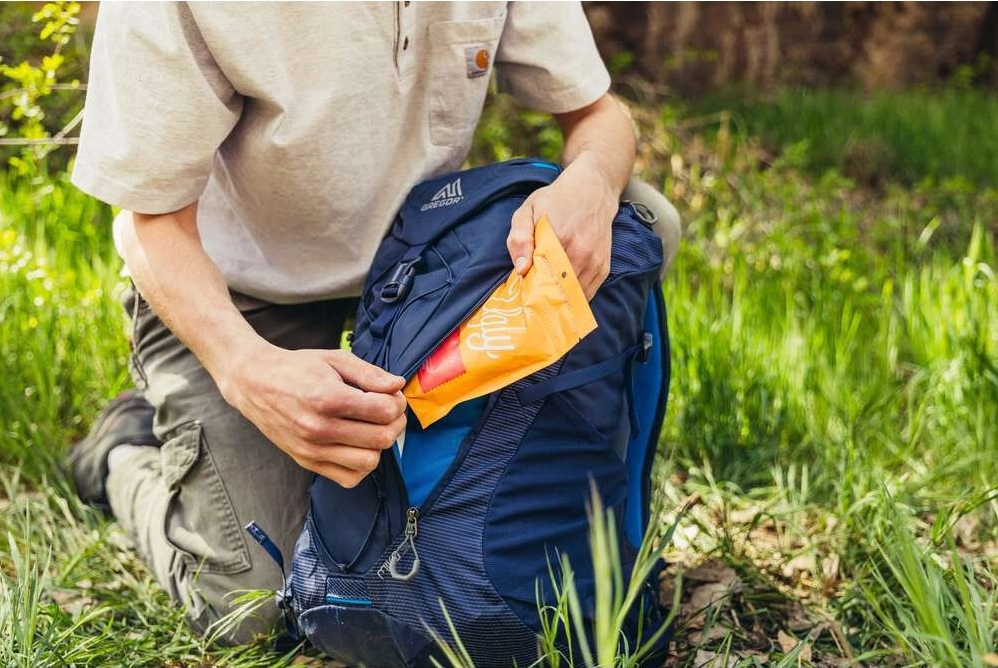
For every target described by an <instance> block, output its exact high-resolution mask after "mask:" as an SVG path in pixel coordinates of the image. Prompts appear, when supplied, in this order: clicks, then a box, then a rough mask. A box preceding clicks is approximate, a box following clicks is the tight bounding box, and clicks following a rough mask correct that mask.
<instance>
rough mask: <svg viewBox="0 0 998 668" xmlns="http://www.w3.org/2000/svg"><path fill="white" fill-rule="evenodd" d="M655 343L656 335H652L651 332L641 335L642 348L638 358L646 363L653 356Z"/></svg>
mask: <svg viewBox="0 0 998 668" xmlns="http://www.w3.org/2000/svg"><path fill="white" fill-rule="evenodd" d="M653 345H655V337H654V336H652V334H651V332H645V333H644V334H642V335H641V350H640V352H639V356H638V360H639V361H640V362H641V363H642V364H644V363H645V362H647V361H648V358H649V357H651V349H652V346H653Z"/></svg>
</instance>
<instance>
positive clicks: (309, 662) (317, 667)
mask: <svg viewBox="0 0 998 668" xmlns="http://www.w3.org/2000/svg"><path fill="white" fill-rule="evenodd" d="M291 665H292V666H307V667H308V668H322V665H323V664H322V661H320V660H319V659H317V658H315V657H314V656H305V655H304V654H299V655H298V656H296V657H295V658H294V659H292V660H291Z"/></svg>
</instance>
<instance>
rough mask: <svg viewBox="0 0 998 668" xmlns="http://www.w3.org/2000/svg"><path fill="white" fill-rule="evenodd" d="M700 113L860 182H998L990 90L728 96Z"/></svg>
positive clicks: (994, 102)
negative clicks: (725, 119)
mask: <svg viewBox="0 0 998 668" xmlns="http://www.w3.org/2000/svg"><path fill="white" fill-rule="evenodd" d="M692 107H693V108H694V109H696V111H697V113H701V114H707V115H710V114H714V113H718V112H720V111H724V112H727V113H730V115H731V118H732V119H733V122H735V123H737V124H738V125H739V126H740V127H741V129H742V130H743V131H744V132H745V133H748V134H752V135H756V136H759V137H761V138H762V139H763V145H764V146H765V147H766V148H767V149H768V151H769V152H771V153H780V152H782V151H783V150H784V149H785V148H786V147H787V146H795V147H796V148H797V149H798V150H801V151H803V152H805V153H806V155H807V162H808V164H809V167H810V168H811V169H812V170H813V171H815V172H818V173H820V172H823V171H825V170H828V169H837V170H839V171H841V172H843V173H845V174H847V175H849V176H852V177H854V178H856V179H858V180H860V181H876V180H878V179H881V178H883V177H884V176H885V175H889V176H890V178H893V179H900V180H902V181H904V182H906V183H916V182H918V181H919V180H920V179H923V178H925V177H932V178H935V179H945V178H952V177H960V178H963V179H967V180H968V181H969V182H971V183H976V184H979V185H987V184H991V185H994V184H996V183H998V162H996V161H995V159H994V156H995V155H998V135H996V134H995V132H994V118H995V116H996V115H998V98H996V97H995V95H994V94H990V93H988V92H986V91H980V90H974V89H968V88H961V87H949V88H942V89H924V90H908V91H901V92H889V93H888V92H874V93H869V94H864V93H861V92H857V91H844V90H806V89H785V90H781V91H779V92H777V93H775V94H773V95H769V96H759V95H757V94H752V93H742V92H737V91H728V92H725V93H714V94H713V95H709V96H707V97H706V98H705V99H703V100H699V101H697V102H695V103H694V104H693V105H692Z"/></svg>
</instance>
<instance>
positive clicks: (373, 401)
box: [121, 202, 405, 487]
mask: <svg viewBox="0 0 998 668" xmlns="http://www.w3.org/2000/svg"><path fill="white" fill-rule="evenodd" d="M121 241H122V247H123V251H124V255H125V262H126V264H127V265H128V268H129V269H130V270H131V272H132V278H133V280H134V281H135V284H136V285H137V286H138V288H139V291H140V292H141V293H142V295H143V296H144V297H145V298H146V301H148V302H149V304H150V305H151V306H152V308H153V311H155V312H156V314H157V315H158V316H159V317H160V319H161V320H162V321H163V322H164V323H165V324H166V326H167V327H169V328H170V329H171V330H172V331H173V333H174V334H176V335H177V338H179V339H180V340H181V341H183V342H184V343H185V344H186V345H187V347H188V348H190V350H191V351H192V352H193V353H194V354H195V355H196V356H197V358H198V359H199V360H200V361H201V364H203V365H204V367H205V369H207V371H208V373H209V374H211V376H212V378H214V379H215V382H216V383H217V384H218V386H219V389H220V390H221V391H222V395H223V396H224V397H225V399H226V401H228V402H229V403H230V404H232V405H233V406H234V407H235V408H236V409H237V410H239V411H240V412H241V413H242V414H243V415H245V416H246V417H247V418H248V419H249V420H250V421H251V422H252V423H253V424H255V425H256V426H257V427H258V428H259V429H260V431H262V432H263V433H264V435H266V436H267V437H268V438H269V439H270V440H271V441H273V442H274V443H275V444H276V445H277V447H279V448H280V449H281V450H283V451H284V452H286V453H287V454H288V455H290V456H291V457H292V458H293V459H294V460H295V461H296V462H298V464H300V465H301V466H303V467H305V468H306V469H309V470H310V471H314V472H316V473H318V474H319V475H322V476H325V477H327V478H329V479H331V480H334V481H336V482H338V483H340V484H341V485H343V486H345V487H353V486H355V485H357V483H359V482H360V481H361V480H362V479H363V478H364V476H366V475H367V474H368V473H370V472H371V471H373V470H374V468H375V467H376V466H377V465H378V461H379V460H380V458H381V451H382V450H384V449H385V448H388V447H391V445H392V444H393V443H394V442H395V439H396V438H397V437H398V435H399V434H400V433H401V432H402V430H403V429H405V417H404V415H403V412H404V411H405V399H403V397H402V394H401V390H402V386H403V384H404V382H405V381H404V380H403V379H402V378H399V377H398V376H393V375H391V374H389V373H387V372H385V371H382V370H381V369H379V368H378V367H375V366H372V365H370V364H368V363H366V362H364V361H362V360H361V359H360V358H358V357H356V356H355V355H352V354H350V353H348V352H345V351H342V350H284V349H283V348H278V347H277V346H274V345H272V344H270V343H268V342H267V341H265V340H264V339H262V338H261V337H260V336H259V335H258V334H257V333H256V332H255V331H254V330H253V328H252V327H251V326H250V324H249V323H248V322H247V321H246V319H245V318H243V316H242V314H241V313H239V311H238V310H237V309H236V307H235V305H234V304H233V303H232V299H231V298H230V296H229V289H228V286H227V285H226V284H225V279H224V278H223V277H222V274H221V273H220V272H219V271H218V267H216V266H215V264H214V263H213V262H212V261H211V258H209V257H208V255H207V253H205V251H204V247H203V246H202V244H201V236H200V234H199V233H198V229H197V202H193V203H191V204H189V205H188V206H185V207H184V208H183V209H179V210H177V211H173V212H170V213H165V214H148V215H146V214H141V213H135V214H133V215H132V216H129V217H127V218H125V219H124V220H123V225H122V227H121ZM246 360H251V362H249V363H247V362H246Z"/></svg>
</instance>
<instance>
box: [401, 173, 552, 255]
mask: <svg viewBox="0 0 998 668" xmlns="http://www.w3.org/2000/svg"><path fill="white" fill-rule="evenodd" d="M560 172H561V168H560V167H558V165H555V164H554V163H550V162H544V161H542V160H534V159H522V160H509V161H507V162H501V163H498V164H495V165H486V166H484V167H476V168H474V169H469V170H467V171H463V172H458V173H455V174H449V175H444V176H442V177H437V178H434V179H430V180H428V181H423V182H422V183H419V184H417V185H416V186H415V187H414V188H413V189H412V190H410V191H409V194H408V195H407V196H406V199H405V203H404V204H403V205H402V208H401V209H400V210H399V215H398V220H397V221H396V224H395V226H394V227H393V228H392V232H391V234H392V235H393V236H395V237H397V238H398V239H400V240H401V241H403V242H405V243H407V244H410V245H412V246H419V245H423V244H427V243H429V242H430V241H432V240H433V239H434V238H436V237H437V236H439V235H441V234H444V233H445V232H447V231H448V230H449V229H451V228H452V227H453V226H455V225H457V224H459V223H460V222H461V221H463V220H464V219H466V218H467V217H468V216H470V215H472V214H474V213H475V212H476V211H478V210H479V209H481V208H482V207H483V206H484V205H486V204H488V203H489V202H490V201H493V200H496V199H500V198H503V197H506V196H508V195H510V194H514V193H517V192H520V193H523V195H524V196H526V195H527V194H529V193H531V192H532V191H534V190H536V189H537V188H539V187H541V186H546V185H548V184H550V183H551V182H553V181H554V180H555V178H557V176H558V174H559V173H560ZM508 222H509V221H507V229H508Z"/></svg>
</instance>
